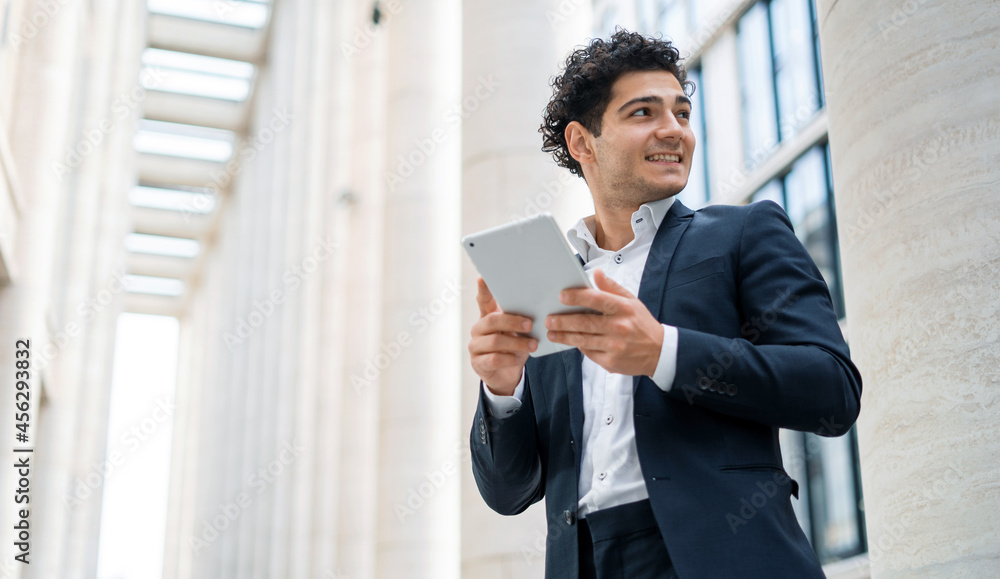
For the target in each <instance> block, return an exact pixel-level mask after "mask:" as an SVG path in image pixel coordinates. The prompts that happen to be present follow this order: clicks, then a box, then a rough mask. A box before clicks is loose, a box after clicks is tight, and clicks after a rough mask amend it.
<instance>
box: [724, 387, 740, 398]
mask: <svg viewBox="0 0 1000 579" xmlns="http://www.w3.org/2000/svg"><path fill="white" fill-rule="evenodd" d="M739 391H740V389H739V388H737V387H736V384H726V394H729V395H730V396H736V393H737V392H739Z"/></svg>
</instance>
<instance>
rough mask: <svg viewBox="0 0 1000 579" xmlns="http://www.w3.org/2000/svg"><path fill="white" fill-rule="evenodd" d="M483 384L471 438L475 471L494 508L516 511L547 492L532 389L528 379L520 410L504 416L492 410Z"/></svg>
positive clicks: (479, 484)
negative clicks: (491, 412)
mask: <svg viewBox="0 0 1000 579" xmlns="http://www.w3.org/2000/svg"><path fill="white" fill-rule="evenodd" d="M525 380H527V378H525ZM483 388H485V386H483V384H482V382H480V384H479V407H478V408H477V409H476V416H475V419H474V420H473V423H472V434H471V437H470V442H469V447H470V448H471V449H472V474H473V476H474V477H475V479H476V486H478V487H479V494H480V495H482V497H483V500H485V501H486V504H487V505H489V507H490V508H491V509H493V510H494V511H496V512H498V513H500V514H501V515H516V514H518V513H521V512H522V511H524V510H525V509H527V508H528V507H529V506H531V505H532V504H534V503H536V502H538V501H539V500H541V499H542V497H543V496H544V495H545V488H544V480H545V479H544V477H543V476H542V474H543V473H542V462H541V459H540V457H539V448H538V433H537V430H536V428H535V417H534V408H533V406H532V403H531V392H530V389H529V388H528V385H527V383H526V384H525V388H524V396H523V399H522V401H521V407H520V409H519V410H518V412H517V413H515V414H513V415H512V416H510V417H506V418H503V419H500V418H496V417H494V416H492V415H491V414H490V411H489V410H488V407H487V403H486V396H485V394H483Z"/></svg>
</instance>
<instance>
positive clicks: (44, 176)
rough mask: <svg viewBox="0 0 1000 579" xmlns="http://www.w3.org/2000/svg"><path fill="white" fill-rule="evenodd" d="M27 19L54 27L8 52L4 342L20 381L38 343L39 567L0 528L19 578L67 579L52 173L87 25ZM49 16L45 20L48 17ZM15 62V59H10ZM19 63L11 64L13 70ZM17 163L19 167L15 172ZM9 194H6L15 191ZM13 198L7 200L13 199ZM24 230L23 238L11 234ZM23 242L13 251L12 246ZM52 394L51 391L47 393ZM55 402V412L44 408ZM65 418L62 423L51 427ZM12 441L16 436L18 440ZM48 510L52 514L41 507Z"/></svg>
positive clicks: (6, 362) (34, 8)
mask: <svg viewBox="0 0 1000 579" xmlns="http://www.w3.org/2000/svg"><path fill="white" fill-rule="evenodd" d="M25 4H26V5H25V6H23V8H24V10H23V11H22V12H21V13H20V14H21V16H22V17H23V20H20V21H16V22H10V23H9V25H10V26H9V30H11V31H16V32H18V33H21V32H22V31H23V30H25V26H28V25H29V19H31V18H35V19H37V20H38V21H39V23H42V22H43V21H44V26H42V25H40V24H38V25H35V26H34V31H35V32H34V34H32V35H30V36H28V35H21V34H19V35H18V36H17V48H16V50H14V49H13V46H14V44H13V42H12V40H13V39H14V38H15V37H13V36H11V37H10V39H8V41H7V42H9V43H10V44H9V45H8V46H7V47H6V48H5V50H12V51H14V52H15V54H16V59H17V61H18V62H17V79H16V82H15V84H16V86H17V87H18V88H17V90H16V91H14V92H12V97H13V101H14V102H13V104H12V105H11V114H10V125H9V127H3V130H6V131H7V134H6V139H7V145H8V146H9V149H8V150H9V157H6V158H5V159H4V165H5V171H4V172H5V173H7V175H4V177H5V178H6V177H8V176H13V175H14V174H16V176H17V179H16V181H15V182H14V183H11V185H12V187H11V188H12V189H13V191H12V192H11V194H12V195H11V197H12V199H13V200H14V202H16V203H17V205H16V207H17V209H18V211H16V214H17V215H16V218H14V219H11V218H10V217H5V221H4V226H5V229H4V231H2V232H0V234H2V235H3V236H4V241H5V249H8V248H12V251H11V252H10V254H6V255H5V256H4V257H5V259H7V258H11V257H12V258H13V259H12V260H11V263H6V264H5V265H7V266H8V267H9V268H12V269H13V272H12V274H11V280H10V285H8V286H6V287H3V288H2V292H0V319H2V320H4V322H3V324H2V325H0V337H2V340H3V344H4V349H3V350H2V351H0V369H2V371H3V372H4V373H5V375H7V376H13V375H14V371H15V366H14V364H15V358H14V344H15V341H16V340H18V339H22V338H28V339H30V340H31V358H32V361H31V379H30V386H31V391H30V392H31V400H30V403H31V410H30V422H31V428H30V430H29V432H28V435H29V439H28V440H27V441H26V443H25V444H18V445H17V447H18V448H21V447H31V448H34V449H35V452H34V453H33V454H32V455H30V456H31V464H32V465H33V467H32V473H31V476H30V491H31V501H32V503H31V505H29V508H28V510H29V512H30V526H31V529H32V532H31V541H30V545H31V555H30V556H29V560H30V561H31V564H30V566H28V565H22V564H21V563H18V562H16V561H14V559H13V557H14V556H15V554H16V553H17V551H15V548H14V546H13V544H14V541H15V537H16V533H17V532H16V531H14V530H13V524H9V525H8V524H4V525H3V527H0V539H2V542H0V545H2V546H0V557H2V560H0V565H2V567H0V568H3V569H4V570H5V572H6V571H7V570H11V572H12V573H13V574H14V576H15V577H26V576H34V577H43V576H48V577H55V576H59V575H60V574H61V563H62V561H63V558H62V556H63V554H64V552H65V550H64V546H65V540H66V530H67V529H66V522H67V518H66V516H65V514H64V513H63V512H62V509H60V508H59V507H60V502H59V501H60V499H61V498H62V496H63V494H64V492H65V491H66V490H67V489H66V481H67V480H69V477H70V470H71V467H70V464H69V463H70V461H69V460H68V458H69V457H67V455H66V454H65V453H64V452H63V449H61V448H59V444H61V443H62V442H63V441H64V440H66V437H65V430H66V429H65V427H64V426H63V425H61V424H60V423H59V422H58V415H59V412H52V411H51V410H52V409H53V408H57V409H63V408H67V407H66V405H65V398H64V397H62V396H61V392H60V388H59V387H58V386H59V385H58V384H55V383H54V381H53V375H54V370H55V369H56V366H57V365H58V362H53V363H46V362H45V361H43V359H44V358H46V357H51V358H53V359H56V358H57V357H58V353H59V348H58V347H57V346H56V344H55V341H54V337H55V336H54V335H52V333H50V331H49V328H48V325H47V321H48V317H49V315H50V312H51V304H52V302H53V296H54V295H55V293H56V292H55V290H56V288H55V287H54V283H53V279H54V275H53V274H54V268H53V260H54V259H55V257H56V256H57V255H58V253H59V248H58V247H57V242H58V241H59V240H60V236H59V235H58V231H59V228H58V216H59V204H60V203H61V202H62V201H63V193H64V192H65V191H66V185H65V184H64V183H63V182H61V181H60V180H59V178H58V176H57V175H56V173H55V172H54V171H53V170H52V166H53V163H54V162H56V161H58V160H59V159H60V158H62V156H63V155H64V154H65V147H66V146H67V145H69V144H70V140H71V139H70V137H71V134H72V132H71V131H70V130H69V129H68V128H67V127H70V126H72V123H73V120H74V118H75V117H74V113H75V112H77V111H76V105H77V104H78V103H77V101H76V100H75V99H74V98H73V95H74V93H75V91H74V84H75V83H74V73H75V72H76V70H77V68H76V67H77V51H76V48H77V39H78V38H79V37H78V32H79V28H80V26H79V25H80V19H81V18H83V17H84V14H85V7H84V6H82V4H81V3H69V4H67V5H66V6H64V7H62V9H61V10H59V11H57V12H56V13H55V14H53V15H51V16H49V15H48V13H45V12H44V6H42V3H41V2H27V3H25ZM39 13H41V17H39V16H38V14H39ZM8 57H10V54H8ZM12 60H13V59H9V60H8V62H12ZM8 161H12V163H11V165H7V162H8ZM5 189H6V187H5ZM5 194H6V191H5ZM12 224H16V230H12V229H6V226H8V225H12ZM12 239H13V243H11V240H12ZM43 384H44V387H45V388H46V390H45V391H44V392H43ZM3 392H4V399H3V400H0V409H2V410H3V412H4V414H5V416H10V417H13V416H14V406H13V404H14V397H13V395H12V394H10V395H8V393H10V392H13V385H12V386H11V387H10V388H7V387H4V389H3ZM46 398H47V399H48V402H47V403H46V402H43V401H44V400H46ZM50 417H51V418H56V420H52V419H51V418H50ZM8 436H10V435H8ZM12 447H13V445H11V444H7V445H5V446H4V447H3V450H0V453H2V456H3V462H4V463H5V464H14V462H15V456H17V457H18V458H20V457H21V456H22V455H21V454H20V453H17V454H15V453H14V452H12ZM18 485H19V480H18V478H17V477H14V476H8V475H5V476H4V477H3V479H2V483H0V490H2V491H3V495H4V496H7V497H13V496H14V492H15V489H16V488H18ZM41 501H48V502H47V503H44V504H46V508H45V509H43V510H41V511H40V510H39V509H37V508H35V507H36V506H38V505H40V504H43V503H42V502H41ZM19 506H20V505H15V504H14V502H13V500H8V501H4V502H3V503H0V517H2V519H3V520H4V521H5V522H6V521H17V520H20V519H19V517H18V515H17V511H19V510H20V508H18V507H19Z"/></svg>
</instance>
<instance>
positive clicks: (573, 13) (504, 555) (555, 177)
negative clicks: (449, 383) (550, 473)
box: [461, 0, 593, 579]
mask: <svg viewBox="0 0 1000 579" xmlns="http://www.w3.org/2000/svg"><path fill="white" fill-rule="evenodd" d="M463 18H464V22H463V32H464V35H465V36H464V47H463V48H464V50H463V54H464V56H465V58H464V60H463V62H462V73H463V82H462V85H463V86H462V97H463V99H462V107H463V108H462V111H463V124H462V233H463V234H468V233H473V232H475V231H479V230H482V229H485V228H487V227H494V226H497V225H500V224H503V223H506V222H509V221H511V220H514V219H518V218H524V217H528V216H531V215H535V214H537V213H539V212H543V211H547V212H550V213H552V214H553V215H555V217H556V220H557V221H558V223H559V225H560V227H561V228H564V229H566V228H569V227H570V226H572V225H573V224H574V223H575V222H576V220H577V219H579V218H580V217H583V216H584V215H589V214H591V213H593V205H592V203H591V201H590V194H589V192H588V190H587V188H586V186H585V184H584V182H583V180H582V179H580V178H578V177H576V176H574V175H572V174H570V173H569V172H568V171H566V170H565V169H561V168H558V167H556V166H555V165H554V164H553V162H552V160H551V157H550V156H549V155H548V154H547V153H543V152H542V151H541V146H542V137H541V135H540V134H539V133H538V127H539V126H540V125H541V122H542V111H543V110H544V108H545V105H546V103H548V100H549V97H550V96H551V94H552V89H551V87H550V85H549V81H550V79H551V78H552V77H553V76H554V75H556V74H558V72H559V67H560V66H561V64H562V62H563V61H564V60H565V58H566V56H567V54H568V53H569V51H570V50H571V49H572V47H573V46H574V45H577V44H582V43H583V42H584V41H585V40H586V39H587V38H588V37H589V36H590V34H591V31H590V20H591V14H590V6H589V4H588V3H582V2H575V3H569V2H563V3H561V5H560V2H558V1H557V0H547V1H545V2H538V1H536V0H515V1H512V2H465V11H464V13H463ZM518 38H531V39H532V41H531V42H521V41H517V40H514V39H518ZM462 263H463V268H462V282H463V287H464V288H465V289H466V292H465V295H464V296H463V298H462V314H463V317H462V333H461V340H462V346H461V347H462V350H461V351H462V352H463V357H462V384H461V397H462V408H461V415H462V417H461V420H462V430H461V444H462V445H463V447H465V448H468V444H469V431H470V430H469V429H470V428H471V425H472V418H473V414H474V413H475V409H476V404H477V401H478V398H479V392H478V389H477V385H478V384H479V378H478V377H477V376H476V375H475V373H474V372H473V371H472V367H471V365H470V363H469V356H468V350H467V349H466V348H465V345H466V343H467V342H468V340H469V331H470V328H471V327H472V324H474V323H475V321H476V320H478V319H479V309H478V306H476V300H475V291H476V289H475V288H476V278H477V277H478V276H479V274H478V273H477V272H476V269H475V267H474V266H473V265H472V263H471V262H470V261H468V259H467V258H465V257H463V261H462ZM463 456H465V457H468V453H467V452H466V453H465V454H464V455H463ZM461 471H462V526H463V528H466V529H475V532H466V533H463V535H462V537H463V543H462V576H463V577H469V578H473V579H474V578H479V577H483V578H486V577H490V578H492V577H502V578H510V579H514V578H522V577H542V576H543V575H544V571H545V565H544V561H545V533H546V525H545V510H544V505H543V504H538V505H535V506H534V507H532V508H531V509H530V510H529V511H528V512H527V513H524V514H522V515H519V516H517V517H513V518H512V517H502V516H501V515H498V514H496V513H494V512H493V511H491V510H490V509H489V507H487V506H486V503H484V502H483V499H482V497H481V496H480V495H479V491H478V489H477V488H476V483H475V480H474V479H473V477H472V466H471V462H470V461H469V460H463V462H462V465H461Z"/></svg>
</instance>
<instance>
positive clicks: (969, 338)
mask: <svg viewBox="0 0 1000 579" xmlns="http://www.w3.org/2000/svg"><path fill="white" fill-rule="evenodd" d="M819 15H820V40H821V44H822V51H823V68H824V73H825V74H824V76H825V81H826V91H827V108H828V110H829V115H830V148H831V155H832V160H833V168H834V181H835V183H836V186H837V221H838V228H839V232H840V240H841V255H842V265H843V271H844V281H845V288H846V301H847V319H848V320H849V332H850V339H851V340H850V341H851V351H852V353H853V356H854V359H855V361H856V362H857V364H858V367H859V368H860V369H861V372H862V374H863V376H864V378H865V392H864V398H863V401H862V410H861V417H860V419H859V421H858V438H859V443H858V445H859V448H860V451H861V471H862V478H863V482H864V490H865V515H866V519H867V524H868V544H869V552H870V558H871V570H872V577H874V578H875V579H883V578H895V577H954V578H961V577H969V578H972V577H994V576H997V575H998V574H1000V541H997V522H996V521H997V520H998V519H1000V501H998V500H997V497H998V494H997V480H998V479H1000V463H998V462H997V457H998V456H1000V363H998V362H1000V332H998V330H997V327H998V324H997V320H998V319H1000V285H998V282H997V280H998V279H1000V196H998V194H997V186H996V184H997V183H998V182H1000V164H998V163H997V159H998V158H1000V101H998V100H997V97H996V95H997V94H998V92H1000V61H998V57H997V40H996V39H997V37H998V34H1000V6H998V5H997V3H996V2H994V1H991V0H978V1H976V0H963V1H961V2H916V1H914V2H905V3H902V4H900V3H899V2H895V1H893V0H839V1H837V0H820V1H819Z"/></svg>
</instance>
